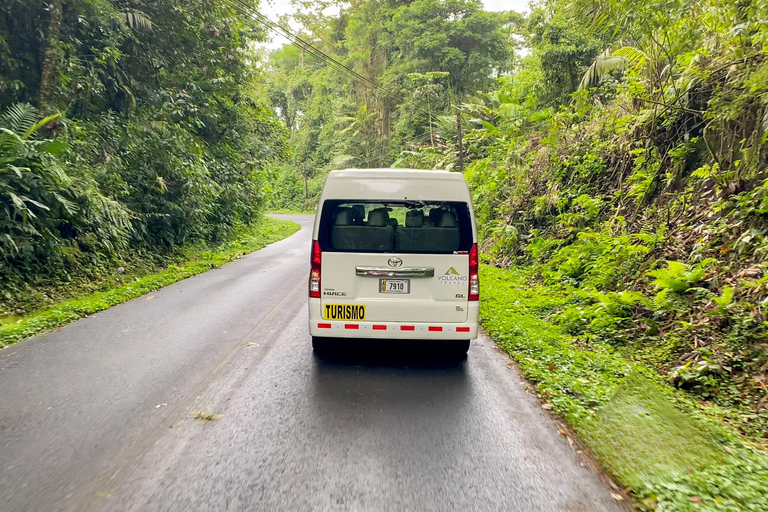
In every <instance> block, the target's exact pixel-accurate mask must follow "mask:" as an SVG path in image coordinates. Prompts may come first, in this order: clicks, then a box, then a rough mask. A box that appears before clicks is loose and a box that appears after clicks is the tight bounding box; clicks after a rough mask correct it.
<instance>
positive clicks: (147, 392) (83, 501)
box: [0, 216, 620, 512]
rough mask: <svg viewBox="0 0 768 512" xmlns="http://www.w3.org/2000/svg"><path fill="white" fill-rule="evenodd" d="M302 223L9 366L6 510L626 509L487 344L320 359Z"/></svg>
mask: <svg viewBox="0 0 768 512" xmlns="http://www.w3.org/2000/svg"><path fill="white" fill-rule="evenodd" d="M290 218H292V219H293V220H296V221H297V222H299V223H300V224H301V225H302V230H301V231H300V232H299V233H297V234H296V235H294V236H292V237H291V238H289V239H287V240H284V241H282V242H278V243H276V244H274V245H272V246H269V247H267V248H265V249H263V250H261V251H258V252H256V253H253V254H250V255H248V256H246V257H244V258H242V259H240V260H238V261H236V262H233V263H230V264H228V265H226V266H224V267H223V268H221V269H217V270H213V271H211V272H208V273H206V274H202V275H199V276H197V277H193V278H191V279H187V280H185V281H182V282H180V283H177V284H174V285H171V286H169V287H167V288H164V289H163V290H160V291H158V292H154V293H152V294H150V295H148V296H145V297H141V298H138V299H135V300H133V301H131V302H128V303H125V304H122V305H120V306H117V307H114V308H112V309H110V310H107V311H104V312H101V313H99V314H96V315H93V316H91V317H89V318H85V319H82V320H80V321H78V322H75V323H72V324H70V325H68V326H66V327H64V328H63V329H60V330H58V331H56V332H52V333H49V334H46V335H44V336H39V337H37V338H34V339H31V340H28V341H26V342H24V343H21V344H19V345H16V346H15V347H11V348H9V349H6V350H3V351H0V510H2V511H33V510H39V511H49V510H76V511H81V510H115V511H123V510H142V511H143V510H184V511H188V510H212V511H214V510H215V511H222V510H299V511H309V510H359V511H365V510H381V511H395V510H414V511H421V510H435V511H450V510H504V511H524V512H529V511H538V510H541V511H556V510H565V511H584V512H594V511H607V510H620V507H618V506H617V504H616V503H615V501H614V500H613V499H612V497H611V495H610V490H609V487H608V486H607V485H606V484H605V483H604V482H603V481H602V480H601V478H600V477H599V476H598V475H597V474H596V473H595V472H594V471H593V470H592V469H590V466H589V464H588V462H587V461H585V460H584V459H583V458H582V455H580V454H579V453H577V450H576V449H575V448H573V447H571V446H570V444H569V443H568V442H567V439H566V438H564V437H563V436H562V435H561V434H560V433H559V431H558V426H557V425H556V424H555V423H554V422H553V421H552V420H551V419H550V418H549V417H548V416H547V415H546V414H545V413H544V412H543V411H542V410H541V409H540V407H539V405H538V404H537V402H536V401H535V399H534V398H533V397H532V396H531V395H530V394H529V393H528V392H526V389H525V385H524V383H523V382H522V380H521V379H520V377H519V376H518V374H517V373H516V371H515V370H514V367H513V366H512V365H511V364H510V361H509V359H508V358H507V357H506V356H505V355H504V354H502V353H500V352H499V351H498V350H497V349H496V348H495V347H494V345H493V343H492V342H490V341H488V340H487V339H485V338H483V339H480V340H478V341H477V342H476V343H473V346H472V348H471V349H470V352H469V356H468V358H467V360H466V361H461V362H456V361H449V360H442V361H439V360H438V361H435V360H433V356H434V353H435V351H434V350H433V348H434V347H431V346H423V345H422V346H416V347H413V346H411V345H408V346H403V345H382V344H379V345H375V346H367V347H366V348H364V349H356V348H355V347H347V348H348V353H346V355H344V356H334V357H332V358H327V357H326V358H319V357H316V356H315V355H314V354H313V353H312V349H311V346H310V340H309V336H308V334H307V330H306V321H307V318H306V317H307V313H306V275H307V271H308V270H307V269H308V257H309V256H308V254H309V248H310V244H309V242H310V236H311V235H310V224H311V219H310V218H309V217H306V216H297V217H290ZM201 413H204V414H201ZM208 413H210V414H211V415H212V417H213V419H212V420H210V421H206V420H200V419H194V417H195V416H196V415H198V416H205V415H206V414H208Z"/></svg>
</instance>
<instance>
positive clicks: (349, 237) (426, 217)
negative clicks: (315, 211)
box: [318, 201, 472, 254]
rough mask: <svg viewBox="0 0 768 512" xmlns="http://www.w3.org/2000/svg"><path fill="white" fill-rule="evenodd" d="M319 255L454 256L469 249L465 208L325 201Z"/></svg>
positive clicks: (469, 226) (468, 219) (448, 204)
mask: <svg viewBox="0 0 768 512" xmlns="http://www.w3.org/2000/svg"><path fill="white" fill-rule="evenodd" d="M318 242H319V243H320V247H321V248H322V250H323V251H330V252H334V251H335V252H398V253H427V254H452V253H454V252H465V251H469V250H470V249H471V248H472V219H471V217H470V213H469V205H467V204H466V203H461V202H420V201H400V202H389V201H326V202H325V203H324V204H323V211H322V216H321V218H320V232H319V240H318Z"/></svg>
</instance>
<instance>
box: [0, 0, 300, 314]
mask: <svg viewBox="0 0 768 512" xmlns="http://www.w3.org/2000/svg"><path fill="white" fill-rule="evenodd" d="M251 5H255V3H254V4H251ZM264 36H265V31H264V29H263V28H262V27H261V26H260V25H258V24H257V23H256V21H255V20H253V19H252V18H251V17H250V16H248V15H246V14H243V12H242V10H240V9H236V8H235V7H234V6H233V4H232V2H227V1H223V0H156V1H144V0H2V2H0V111H2V116H1V117H0V205H1V207H0V290H2V293H1V294H0V317H2V316H3V315H8V314H13V313H22V312H28V311H30V310H32V309H35V308H37V307H40V306H43V305H46V304H47V303H49V302H50V300H49V299H50V297H48V294H49V292H50V290H51V289H52V287H53V288H56V287H57V286H58V287H59V288H62V287H66V284H67V282H68V281H70V280H78V279H89V278H96V277H97V276H99V275H101V274H104V273H110V274H113V273H114V272H116V269H122V268H126V267H127V268H129V270H130V268H132V267H135V266H137V265H142V264H146V261H155V260H157V261H160V260H162V258H163V257H164V256H165V255H168V254H170V253H172V252H174V251H176V250H178V248H179V247H181V246H182V245H185V244H189V243H196V242H211V243H216V242H219V241H221V240H223V239H225V238H226V237H227V235H228V233H229V232H230V231H231V230H232V229H233V228H234V227H236V226H238V225H244V224H249V223H251V222H253V221H255V220H256V219H258V218H259V217H258V214H259V212H260V210H261V204H262V202H263V196H264V193H265V182H264V178H263V175H264V172H263V171H264V169H265V166H266V165H267V164H268V163H269V162H270V161H272V160H275V159H279V158H282V157H283V156H284V155H285V152H286V136H287V134H288V132H287V130H286V129H285V128H284V126H283V125H282V124H281V123H280V122H279V120H278V118H277V117H276V116H275V114H274V112H273V110H272V108H271V105H270V103H269V100H268V99H267V95H266V93H265V92H264V91H263V88H264V78H263V75H262V74H261V72H260V71H259V69H258V68H257V67H255V66H253V65H252V64H253V62H254V61H255V59H256V55H255V51H256V50H255V47H254V42H256V41H259V40H262V39H263V38H264Z"/></svg>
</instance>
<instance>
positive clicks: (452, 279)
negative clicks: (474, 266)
mask: <svg viewBox="0 0 768 512" xmlns="http://www.w3.org/2000/svg"><path fill="white" fill-rule="evenodd" d="M437 279H438V280H439V281H440V284H444V285H447V286H458V285H461V284H467V281H468V278H467V276H463V275H461V273H459V271H458V270H456V268H455V267H451V268H449V269H448V270H446V271H445V274H443V275H442V276H439V277H438V278H437Z"/></svg>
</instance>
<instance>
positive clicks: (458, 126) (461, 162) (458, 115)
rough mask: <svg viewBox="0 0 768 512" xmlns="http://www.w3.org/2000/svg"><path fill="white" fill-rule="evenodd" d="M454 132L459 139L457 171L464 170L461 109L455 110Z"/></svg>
mask: <svg viewBox="0 0 768 512" xmlns="http://www.w3.org/2000/svg"><path fill="white" fill-rule="evenodd" d="M456 132H457V135H458V139H459V172H464V133H463V131H462V126H461V111H458V112H456Z"/></svg>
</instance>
